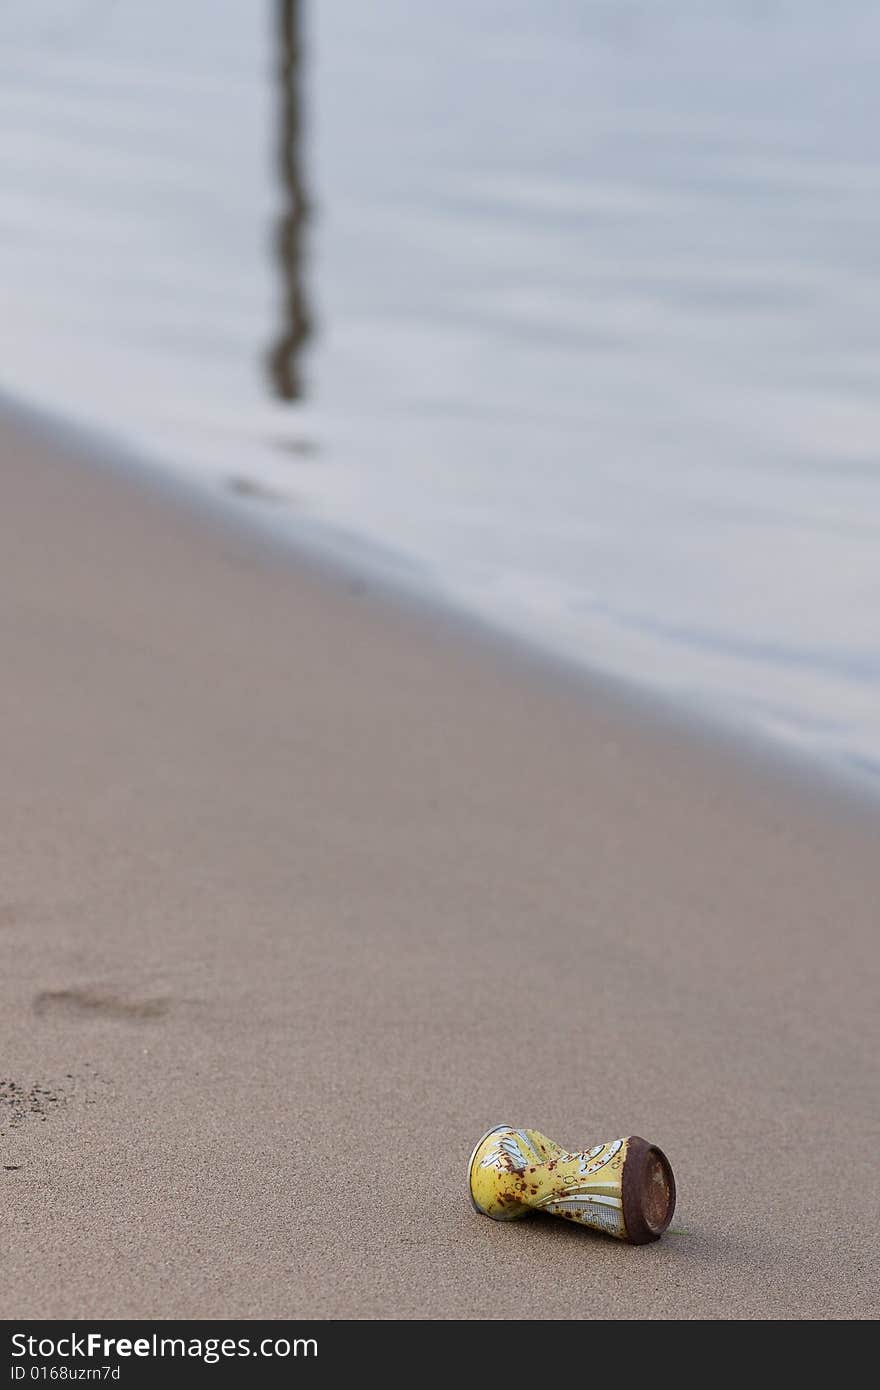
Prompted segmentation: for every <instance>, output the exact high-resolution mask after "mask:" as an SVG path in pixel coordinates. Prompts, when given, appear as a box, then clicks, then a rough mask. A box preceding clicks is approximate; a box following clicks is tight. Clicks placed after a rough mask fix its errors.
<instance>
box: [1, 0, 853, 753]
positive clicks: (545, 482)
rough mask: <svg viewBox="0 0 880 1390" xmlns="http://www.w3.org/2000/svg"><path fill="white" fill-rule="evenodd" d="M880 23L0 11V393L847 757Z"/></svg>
mask: <svg viewBox="0 0 880 1390" xmlns="http://www.w3.org/2000/svg"><path fill="white" fill-rule="evenodd" d="M878 60H880V10H878V9H877V7H876V6H874V5H872V4H870V3H868V0H862V2H861V3H857V2H856V0H843V3H841V4H839V5H836V6H833V7H832V6H828V5H827V4H825V3H819V0H798V3H794V0H718V3H715V4H713V5H711V6H710V5H705V4H702V3H699V0H690V3H688V0H664V2H663V3H660V2H659V0H653V2H652V0H602V2H600V0H558V3H538V0H532V3H528V4H527V3H523V0H503V3H500V0H499V3H494V0H467V3H465V2H464V0H444V4H442V5H435V4H432V3H430V0H372V3H370V4H368V5H365V4H361V3H357V0H349V3H342V0H320V3H318V0H312V3H299V4H297V3H287V4H285V3H280V2H279V3H274V4H273V3H269V0H266V2H265V3H260V4H258V3H247V4H243V3H240V0H238V2H237V3H236V2H235V0H225V2H223V3H221V0H187V3H186V5H181V4H180V3H179V0H151V4H150V5H148V6H145V5H143V4H139V3H136V0H66V3H62V2H61V0H41V3H40V4H34V3H33V0H5V3H4V5H3V6H2V8H0V168H2V179H0V304H2V323H0V389H4V390H6V391H7V392H12V393H17V394H18V395H19V396H21V397H23V398H25V399H27V400H29V401H31V402H34V403H38V404H40V405H43V406H48V407H49V408H51V409H52V410H54V411H56V412H59V413H61V414H62V415H65V416H67V417H69V418H71V419H75V420H77V421H79V422H82V423H87V424H89V425H91V426H95V425H97V426H99V427H101V428H104V429H106V430H109V431H111V432H113V433H114V434H115V435H116V436H117V437H121V438H123V439H124V440H126V441H128V442H130V443H131V444H133V445H134V446H136V447H137V448H138V449H140V450H143V451H144V452H146V453H147V454H149V455H150V456H151V457H153V458H154V459H155V460H157V462H160V463H162V464H163V465H164V466H166V467H171V468H174V469H178V470H182V471H184V472H189V473H197V474H199V475H200V476H201V477H202V478H203V479H204V480H205V481H206V482H207V483H208V484H209V485H210V486H212V487H217V488H226V489H231V490H232V492H233V493H234V494H235V495H236V496H238V497H239V498H240V501H241V505H242V506H248V507H250V508H251V509H252V510H257V511H259V510H260V509H264V510H265V512H266V514H267V516H268V515H269V514H271V515H272V517H273V520H274V521H275V522H276V523H277V519H278V518H279V517H281V518H289V524H290V526H291V528H292V529H295V530H296V531H297V532H298V533H299V534H303V533H304V532H305V533H312V534H314V535H316V536H319V537H320V536H334V537H336V539H337V541H339V538H342V543H344V544H346V545H349V546H350V547H351V549H352V552H353V553H355V552H357V551H358V550H359V549H360V550H361V551H362V552H363V553H364V554H371V555H376V556H381V557H382V562H383V563H384V564H385V565H386V566H390V567H391V568H392V570H394V571H395V572H399V574H400V576H401V578H402V580H403V581H404V582H409V581H410V580H411V581H412V582H417V583H419V584H420V585H425V584H427V585H428V586H429V587H432V588H433V589H435V590H436V591H437V592H438V593H441V594H442V595H444V596H445V597H446V598H452V599H453V600H454V601H456V602H458V603H460V604H463V605H464V606H466V607H467V608H469V609H470V610H472V611H473V610H476V611H478V612H479V613H480V614H481V615H483V616H485V617H488V618H490V619H491V620H492V621H493V622H495V623H496V624H498V625H501V626H504V627H508V628H511V629H514V630H515V631H517V632H519V633H521V634H525V635H526V636H528V637H530V638H532V639H534V640H535V641H537V642H539V643H541V644H542V645H544V646H545V647H547V648H552V649H554V650H556V651H557V652H562V653H563V654H565V655H566V656H568V657H570V658H573V659H574V660H576V661H578V662H581V663H586V664H588V665H590V666H593V667H599V668H604V669H607V670H611V671H615V672H618V673H621V674H623V675H625V676H627V677H631V678H634V679H636V680H637V681H639V682H641V683H643V684H648V685H652V686H655V687H658V688H663V689H664V690H666V691H668V692H671V693H673V694H674V695H675V696H677V697H678V698H680V699H681V700H683V701H687V702H691V703H692V704H695V705H699V706H700V707H702V708H706V707H709V708H714V709H716V710H718V711H721V712H722V713H723V714H724V716H725V717H726V718H729V719H733V720H734V721H737V722H740V723H744V724H751V725H753V726H754V725H759V726H760V727H762V728H763V729H764V730H765V731H767V730H769V731H772V732H773V733H774V734H776V735H777V736H778V737H779V738H782V739H785V740H787V741H789V742H795V743H797V744H799V745H800V746H801V747H802V748H807V749H810V750H813V751H814V752H817V753H819V754H821V755H823V756H827V755H831V756H832V757H835V758H837V759H843V760H846V761H848V762H850V763H858V764H860V765H862V766H865V767H872V766H873V767H874V768H876V769H878V770H880V698H878V697H880V619H878V613H880V510H878V504H880V393H878V390H877V387H878V382H880V280H878V270H880V160H878V154H880V88H878V84H877V80H876V73H877V70H878Z"/></svg>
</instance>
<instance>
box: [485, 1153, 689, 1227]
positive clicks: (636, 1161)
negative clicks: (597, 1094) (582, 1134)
mask: <svg viewBox="0 0 880 1390" xmlns="http://www.w3.org/2000/svg"><path fill="white" fill-rule="evenodd" d="M468 1188H469V1191H470V1196H471V1202H472V1203H473V1205H474V1208H475V1209H476V1210H477V1211H478V1212H480V1213H481V1214H482V1215H483V1216H490V1217H491V1218H492V1220H493V1221H515V1220H517V1218H518V1217H521V1216H527V1215H528V1213H529V1212H530V1211H546V1212H549V1213H550V1214H551V1215H553V1216H562V1217H565V1218H566V1219H567V1220H569V1221H573V1222H576V1223H579V1224H580V1225H582V1226H589V1227H591V1228H592V1229H593V1230H596V1231H605V1232H606V1233H607V1234H608V1235H610V1236H615V1237H616V1238H617V1239H618V1240H626V1241H629V1242H630V1244H631V1245H646V1244H647V1243H648V1241H652V1240H659V1239H660V1237H661V1236H662V1234H663V1232H664V1231H665V1230H666V1227H667V1226H668V1225H669V1223H670V1221H671V1220H672V1213H673V1212H674V1210H675V1178H674V1176H673V1173H672V1168H671V1167H670V1164H669V1160H668V1159H667V1157H666V1155H665V1154H664V1153H663V1152H662V1150H660V1149H658V1148H657V1146H656V1144H649V1143H648V1142H647V1140H646V1139H640V1138H639V1137H638V1135H635V1134H633V1135H630V1136H629V1138H627V1139H612V1140H610V1141H609V1142H608V1143H606V1144H595V1145H594V1146H593V1147H592V1148H591V1149H586V1150H584V1151H583V1152H580V1153H571V1152H569V1151H568V1150H567V1149H563V1148H562V1146H561V1145H560V1144H556V1143H554V1141H553V1140H552V1139H548V1138H547V1136H546V1135H545V1134H541V1133H539V1131H538V1130H536V1129H514V1128H513V1127H512V1126H510V1125H496V1126H495V1128H494V1129H490V1130H488V1131H487V1132H486V1134H484V1135H483V1137H482V1139H481V1140H480V1142H479V1143H478V1144H477V1146H476V1148H475V1149H474V1151H473V1153H472V1154H471V1161H470V1165H469V1168H468Z"/></svg>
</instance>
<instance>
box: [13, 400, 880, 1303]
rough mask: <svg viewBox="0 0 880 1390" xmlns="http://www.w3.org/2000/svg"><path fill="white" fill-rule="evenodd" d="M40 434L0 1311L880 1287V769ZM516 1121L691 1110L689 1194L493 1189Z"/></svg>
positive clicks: (570, 1138)
mask: <svg viewBox="0 0 880 1390" xmlns="http://www.w3.org/2000/svg"><path fill="white" fill-rule="evenodd" d="M0 464H2V474H0V652H2V683H0V767H2V778H3V780H2V787H3V833H2V847H0V958H2V973H0V1010H2V1017H0V1059H2V1061H0V1078H3V1080H4V1085H3V1086H2V1087H0V1160H2V1161H0V1204H2V1208H3V1215H2V1226H3V1233H4V1238H3V1245H4V1256H3V1260H2V1269H0V1281H2V1286H0V1313H2V1314H3V1315H5V1316H7V1317H11V1316H15V1317H74V1318H86V1317H89V1318H93V1317H98V1316H101V1317H163V1316H164V1317H198V1316H207V1317H224V1316H240V1317H259V1316H264V1317H300V1316H319V1317H342V1316H354V1317H416V1316H427V1317H442V1318H450V1317H510V1318H520V1317H523V1316H528V1317H574V1318H597V1317H598V1318H601V1317H638V1318H643V1317H674V1318H687V1317H762V1316H767V1315H770V1316H793V1317H800V1316H819V1317H822V1316H836V1317H840V1316H859V1315H870V1314H871V1313H876V1311H877V1301H876V1300H877V1275H876V1252H875V1247H876V1229H877V1224H876V1223H877V1215H878V1177H877V1174H878V1164H877V1154H878V1139H880V1136H878V1125H877V1113H878V1106H877V1070H876V1063H877V1051H878V1049H877V1042H878V1010H877V998H878V989H877V984H878V981H877V975H878V956H880V952H878V940H877V927H878V901H880V893H878V889H880V834H878V830H880V820H878V816H877V814H876V812H875V811H874V812H872V810H871V809H870V807H869V805H868V803H864V804H862V803H861V802H860V801H859V800H858V799H857V798H856V797H855V796H850V795H849V794H847V793H845V792H844V791H840V792H839V793H835V792H834V791H832V790H830V789H823V786H822V783H821V779H819V778H814V777H812V776H809V775H804V776H800V775H798V774H797V773H795V772H786V771H785V770H784V769H781V768H778V767H762V766H761V765H760V763H761V759H760V757H756V756H754V755H753V754H751V753H749V752H748V751H747V750H745V749H743V750H742V751H741V752H737V751H736V750H735V749H732V748H731V747H730V746H725V745H724V744H723V742H722V741H720V740H719V742H718V743H717V745H713V744H712V743H711V742H710V741H708V740H707V739H706V738H705V737H703V736H694V737H691V736H690V735H689V734H688V732H687V731H686V730H683V729H679V728H677V727H676V726H675V724H674V723H673V722H671V721H669V720H665V719H663V718H659V717H658V719H657V720H656V721H654V720H651V719H649V718H647V717H646V716H645V712H644V711H642V710H640V708H639V707H638V706H637V705H629V704H628V703H627V702H626V701H615V700H614V698H613V693H612V692H611V690H610V688H605V687H604V685H602V684H601V683H597V684H596V686H595V688H591V687H590V686H589V685H587V686H581V685H580V684H578V683H576V682H574V681H566V680H564V679H562V678H560V677H558V676H555V675H554V674H553V672H551V671H549V670H542V669H541V668H540V667H539V666H538V665H537V664H536V663H530V662H529V661H528V660H527V659H525V658H524V657H522V656H521V655H518V654H517V653H516V652H515V651H514V650H512V649H511V650H505V649H503V648H502V647H500V646H496V647H493V646H492V644H490V643H487V644H484V645H482V646H481V644H480V643H479V642H478V641H477V640H475V639H474V638H473V637H468V636H467V635H466V634H464V633H461V632H456V631H455V630H454V627H453V626H451V625H450V624H448V623H445V622H443V621H439V620H438V621H434V622H431V621H430V620H429V619H428V617H427V616H426V615H425V614H423V613H419V612H418V611H416V610H415V609H413V608H411V607H410V608H408V607H406V606H403V605H395V604H393V603H389V602H385V601H383V600H382V599H381V597H378V596H377V595H376V594H375V593H374V592H372V590H371V587H370V586H369V585H368V586H367V587H366V588H364V586H363V585H359V584H352V582H351V581H350V580H349V579H348V578H346V577H345V576H344V575H342V574H339V575H336V576H334V575H333V574H330V573H323V574H322V573H321V572H319V571H318V570H316V569H315V567H314V566H311V565H308V564H305V563H302V562H299V563H298V562H297V561H296V560H295V559H293V558H290V557H287V556H285V555H283V554H281V553H280V552H279V550H278V549H277V548H273V546H272V545H270V544H263V543H261V542H260V541H259V539H258V538H257V536H256V533H254V532H252V531H251V530H249V529H248V528H246V527H245V526H242V527H240V528H238V529H236V528H235V527H234V526H232V525H230V524H228V523H226V522H224V521H223V520H222V519H221V518H220V517H219V516H217V517H212V516H208V515H201V516H200V515H198V514H197V512H196V511H195V510H193V509H192V508H189V509H188V508H187V507H186V506H183V505H179V506H176V507H175V506H174V505H172V503H171V501H170V500H169V498H168V497H167V496H165V495H164V494H163V492H162V489H155V488H154V487H152V485H150V484H148V483H145V482H144V481H143V480H139V479H137V478H133V477H126V476H125V475H124V474H120V475H118V476H116V475H114V473H113V471H112V470H109V471H108V470H106V469H102V468H100V467H97V466H93V465H91V464H89V463H88V462H86V461H84V460H82V459H80V458H77V457H75V456H74V454H73V453H70V452H68V451H66V450H65V449H63V448H61V447H59V446H58V445H57V444H52V443H51V442H47V441H46V440H45V439H40V438H39V437H37V436H31V435H28V434H26V433H25V432H23V431H22V430H21V429H20V428H19V427H18V426H12V425H10V424H9V423H7V424H5V425H4V426H3V427H2V431H0ZM239 505H240V506H241V507H242V508H243V509H244V508H246V507H247V506H248V505H249V504H248V502H247V501H245V500H242V501H241V502H240V503H239ZM646 709H647V706H646ZM38 1088H39V1089H38ZM500 1121H508V1122H512V1123H514V1124H527V1125H533V1126H536V1127H539V1128H541V1129H543V1130H545V1131H546V1132H547V1133H549V1134H550V1135H551V1136H553V1137H554V1138H556V1139H558V1140H560V1141H561V1142H562V1143H564V1144H567V1145H570V1146H573V1147H580V1146H583V1145H585V1144H591V1143H592V1142H594V1141H596V1140H600V1139H605V1138H612V1137H614V1136H616V1135H618V1134H621V1133H630V1132H635V1133H641V1134H643V1135H645V1136H647V1137H648V1138H649V1139H652V1140H654V1141H655V1142H657V1143H659V1144H661V1145H662V1146H663V1148H664V1149H665V1150H666V1152H667V1153H668V1154H669V1156H670V1158H671V1160H672V1162H673V1165H674V1167H675V1170H676V1173H677V1176H678V1180H679V1188H680V1201H679V1208H678V1212H677V1214H676V1217H675V1220H674V1221H673V1229H672V1231H671V1232H670V1233H669V1234H667V1236H666V1237H665V1238H664V1239H663V1240H662V1241H661V1242H660V1243H659V1244H657V1245H654V1246H649V1247H644V1248H638V1249H636V1248H627V1247H625V1246H621V1245H619V1244H617V1243H615V1242H613V1241H610V1240H608V1239H606V1238H603V1237H601V1236H592V1235H590V1234H588V1233H586V1232H583V1231H580V1230H574V1229H570V1228H569V1227H567V1226H566V1225H565V1224H564V1223H562V1222H559V1221H554V1220H551V1219H549V1218H545V1219H537V1218H536V1219H530V1220H528V1221H523V1222H521V1223H517V1224H513V1225H509V1226H505V1225H500V1224H495V1223H493V1222H491V1221H488V1220H486V1219H485V1218H482V1217H479V1216H477V1215H475V1214H474V1213H473V1211H472V1210H471V1208H470V1206H469V1203H468V1200H467V1194H466V1190H465V1166H466V1160H467V1157H468V1154H469V1152H470V1149H471V1147H472V1145H473V1143H474V1142H475V1140H476V1139H477V1138H478V1136H479V1135H480V1134H481V1133H482V1132H483V1131H484V1130H485V1129H486V1128H488V1127H489V1126H490V1125H492V1124H495V1123H498V1122H500Z"/></svg>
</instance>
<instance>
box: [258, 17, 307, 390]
mask: <svg viewBox="0 0 880 1390" xmlns="http://www.w3.org/2000/svg"><path fill="white" fill-rule="evenodd" d="M276 7H277V42H278V51H279V55H280V59H279V64H278V78H279V83H280V88H281V91H280V97H281V100H280V115H281V139H280V142H279V148H278V167H279V170H280V173H281V186H282V190H283V193H284V211H283V212H282V214H281V217H280V218H279V221H278V225H277V228H276V232H275V247H276V254H277V257H278V264H279V266H280V268H281V275H282V282H283V295H282V303H283V311H284V322H283V326H282V330H281V333H280V334H279V336H278V338H277V339H276V340H275V341H274V342H273V344H272V346H271V348H270V350H269V353H268V355H267V367H268V370H269V380H270V383H271V388H272V392H273V394H274V395H276V396H280V397H281V399H282V400H285V401H295V400H298V399H299V398H300V396H301V395H302V394H303V391H302V362H301V357H302V349H303V346H304V344H305V343H306V342H307V341H308V338H309V335H310V333H311V330H312V322H311V318H310V316H309V307H308V302H307V297H306V290H305V283H304V275H303V239H304V235H305V227H306V222H307V219H308V203H307V200H306V195H305V191H304V188H303V178H302V154H301V144H302V113H301V110H300V92H299V86H300V77H301V73H302V46H301V41H300V0H276Z"/></svg>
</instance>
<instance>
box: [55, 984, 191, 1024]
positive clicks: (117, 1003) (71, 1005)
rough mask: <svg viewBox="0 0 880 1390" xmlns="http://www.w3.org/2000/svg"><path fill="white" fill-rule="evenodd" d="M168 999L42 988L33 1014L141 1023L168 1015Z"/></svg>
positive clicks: (96, 989) (94, 989)
mask: <svg viewBox="0 0 880 1390" xmlns="http://www.w3.org/2000/svg"><path fill="white" fill-rule="evenodd" d="M169 1007H170V1001H169V1000H168V999H126V998H124V996H123V995H121V994H116V993H114V992H113V991H112V990H107V989H98V988H89V987H85V988H82V989H44V990H43V991H42V992H41V993H40V994H38V995H36V996H35V998H34V1013H36V1014H38V1015H40V1016H41V1017H43V1016H47V1017H61V1018H79V1019H86V1018H98V1019H100V1018H110V1019H115V1020H119V1021H121V1022H123V1023H143V1022H148V1021H150V1020H151V1019H155V1018H161V1017H162V1016H163V1015H164V1014H166V1013H167V1012H168V1009H169Z"/></svg>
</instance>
